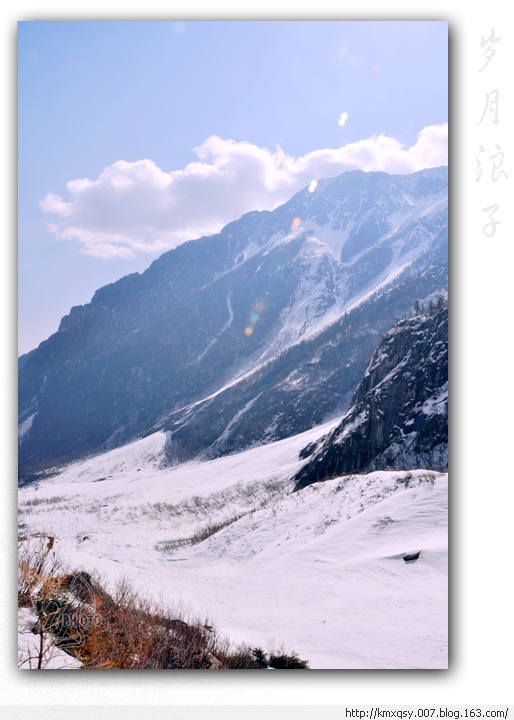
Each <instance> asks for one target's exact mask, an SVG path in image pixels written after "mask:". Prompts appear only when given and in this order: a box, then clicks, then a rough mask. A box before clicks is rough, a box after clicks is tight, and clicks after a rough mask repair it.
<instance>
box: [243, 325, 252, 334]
mask: <svg viewBox="0 0 514 720" xmlns="http://www.w3.org/2000/svg"><path fill="white" fill-rule="evenodd" d="M252 333H253V330H252V328H251V327H246V328H245V335H251V334H252Z"/></svg>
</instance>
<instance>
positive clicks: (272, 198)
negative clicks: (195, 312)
mask: <svg viewBox="0 0 514 720" xmlns="http://www.w3.org/2000/svg"><path fill="white" fill-rule="evenodd" d="M447 143H448V126H447V125H446V124H445V125H431V126H428V127H426V128H424V129H423V130H422V131H421V132H420V133H419V134H418V137H417V141H416V143H415V144H414V145H413V146H412V147H410V148H404V147H403V146H402V144H401V143H400V142H398V140H396V139H395V138H392V137H388V136H386V135H378V136H373V137H370V138H367V139H366V140H360V141H358V142H355V143H349V144H347V145H344V146H342V147H340V148H327V149H322V150H315V151H313V152H310V153H307V154H306V155H303V156H301V157H296V158H295V157H292V156H290V155H287V154H286V153H285V152H284V151H283V150H282V149H281V148H280V147H278V146H277V148H275V150H274V151H270V150H268V149H267V148H263V147H258V146H257V145H253V144H252V143H249V142H237V141H235V140H230V139H222V138H220V137H218V136H216V135H212V136H211V137H209V138H207V139H206V140H205V141H204V142H203V143H202V144H201V145H200V146H199V147H197V148H195V149H194V151H195V154H196V157H197V161H195V162H192V163H189V164H188V165H186V166H185V167H184V168H183V169H180V170H173V171H170V172H168V171H164V170H162V169H161V168H159V167H158V166H157V165H156V164H155V163H154V162H153V161H152V160H138V161H136V162H126V161H124V160H118V161H117V162H115V163H113V164H112V165H109V166H108V167H107V168H105V169H104V170H103V171H102V172H101V173H100V175H99V176H98V177H97V178H96V180H90V179H88V178H84V179H78V180H70V181H69V182H68V183H67V185H66V190H67V193H68V196H69V197H68V199H63V198H62V197H60V196H58V195H55V194H48V195H46V197H45V198H44V199H43V200H42V201H41V203H40V206H41V209H42V210H43V211H44V212H45V213H47V214H49V215H51V216H53V219H52V221H49V223H48V229H49V231H50V232H51V233H52V234H53V235H55V236H56V237H57V238H58V239H60V240H71V241H74V242H76V243H78V244H79V246H80V248H81V250H82V251H83V252H85V253H87V254H89V255H95V256H97V257H102V258H109V257H132V256H134V255H135V254H136V253H139V252H163V251H164V250H168V249H170V248H173V247H176V246H177V245H180V244H181V243H183V242H185V241H186V240H191V239H194V238H197V237H200V236H202V235H208V234H212V233H215V232H218V231H219V230H220V229H221V228H222V227H223V226H224V225H226V224H227V223H228V222H230V221H231V220H234V219H236V218H238V217H240V216H241V215H242V214H244V213H245V212H249V211H251V210H272V209H274V208H275V207H277V206H278V205H280V204H281V203H283V202H285V201H286V200H288V199H289V198H290V197H291V196H292V195H293V194H294V193H295V192H297V191H298V190H300V189H301V188H302V187H305V186H307V185H309V184H310V185H311V187H312V183H313V180H316V179H321V178H328V177H334V176H336V175H339V174H341V173H343V172H345V171H347V170H364V171H374V170H382V171H385V172H389V173H393V174H395V173H399V174H402V173H411V172H415V171H417V170H421V169H423V168H426V167H438V166H440V165H446V164H447V153H448V150H447Z"/></svg>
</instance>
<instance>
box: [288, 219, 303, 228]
mask: <svg viewBox="0 0 514 720" xmlns="http://www.w3.org/2000/svg"><path fill="white" fill-rule="evenodd" d="M301 224H302V221H301V220H300V218H299V217H296V218H293V222H292V223H291V230H298V228H299V227H300V225H301Z"/></svg>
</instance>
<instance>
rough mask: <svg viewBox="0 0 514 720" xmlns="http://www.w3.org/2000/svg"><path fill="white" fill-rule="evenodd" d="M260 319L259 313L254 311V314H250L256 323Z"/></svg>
mask: <svg viewBox="0 0 514 720" xmlns="http://www.w3.org/2000/svg"><path fill="white" fill-rule="evenodd" d="M258 319H259V313H252V314H251V315H250V320H251V321H252V322H254V323H255V322H257V320H258Z"/></svg>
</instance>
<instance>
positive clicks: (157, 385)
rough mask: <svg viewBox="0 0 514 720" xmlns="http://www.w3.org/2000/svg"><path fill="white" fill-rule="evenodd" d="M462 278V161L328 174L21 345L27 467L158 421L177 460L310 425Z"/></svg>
mask: <svg viewBox="0 0 514 720" xmlns="http://www.w3.org/2000/svg"><path fill="white" fill-rule="evenodd" d="M446 287H447V168H436V169H431V170H424V171H421V172H419V173H415V174H413V175H401V176H390V175H387V174H385V173H363V172H349V173H345V174H344V175H342V176H340V177H337V178H333V179H331V180H325V181H320V182H319V184H318V187H317V188H316V191H315V192H314V193H310V192H309V191H308V190H307V189H305V190H303V191H302V192H300V193H298V194H297V195H295V196H294V197H293V198H292V199H291V200H290V201H289V202H288V203H286V204H285V205H283V206H281V207H280V208H277V210H275V211H273V212H256V213H249V214H248V215H245V216H243V217H242V218H241V219H240V220H237V221H235V222H233V223H230V224H229V225H227V226H226V227H225V228H224V229H223V230H222V231H221V233H219V234H218V235H214V236H212V237H207V238H201V239H199V240H195V241H192V242H189V243H185V244H184V245H181V246H180V247H178V248H176V249H175V250H173V251H170V252H168V253H165V254H164V255H163V256H161V257H160V258H159V259H158V260H157V261H155V262H154V263H153V264H152V265H151V266H150V268H149V269H148V270H147V271H146V272H144V273H143V274H141V275H139V274H137V273H136V274H133V275H129V276H127V277H125V278H123V279H122V280H120V281H119V282H117V283H114V284H112V285H109V286H107V287H104V288H101V289H100V290H98V291H97V292H96V293H95V296H94V297H93V299H92V301H91V302H90V303H89V304H88V305H84V306H81V307H76V308H72V310H71V312H70V314H69V315H68V316H66V317H65V318H63V320H62V322H61V326H60V328H59V331H58V332H57V333H55V334H54V335H52V336H51V337H50V338H49V339H48V340H46V341H45V342H43V343H41V345H40V346H39V348H37V349H36V350H34V351H32V352H31V353H29V354H28V355H27V356H25V357H24V358H21V359H20V363H19V428H20V446H19V447H20V473H21V475H22V476H24V475H25V476H27V475H30V474H31V473H32V472H34V471H35V470H37V469H40V468H44V467H47V466H50V465H55V464H59V463H62V462H64V461H66V460H69V459H73V458H77V457H81V456H84V455H86V454H91V453H95V452H99V451H102V450H105V449H109V448H112V447H116V446H118V445H121V444H124V443H126V442H129V441H131V440H133V439H135V438H136V437H140V436H142V435H145V434H148V433H150V432H153V431H155V430H157V429H161V430H166V431H169V437H170V441H169V447H168V457H169V460H170V462H181V461H183V460H188V459H191V458H195V457H199V456H204V457H205V456H207V457H214V456H217V455H222V454H226V453H227V452H233V451H236V450H241V449H243V448H244V447H248V446H250V445H254V444H257V443H262V442H267V441H271V440H275V439H279V438H281V437H286V436H288V435H291V434H293V433H296V432H300V431H302V430H305V429H308V428H310V427H312V426H314V425H315V424H317V423H319V422H321V421H323V420H324V419H325V418H326V417H327V416H328V415H330V414H333V413H336V412H337V413H341V412H343V411H344V410H345V409H346V408H347V406H348V403H349V400H350V398H351V394H352V392H353V390H354V389H355V387H356V384H357V382H358V381H359V378H360V377H362V373H363V372H364V369H365V367H366V363H367V362H368V360H369V357H370V356H371V353H372V352H373V350H374V349H375V347H376V343H377V341H378V338H379V337H380V335H382V334H383V333H384V332H386V331H387V330H388V329H389V328H390V327H391V326H392V325H393V323H394V319H395V317H397V316H398V315H401V314H403V313H405V312H406V311H407V310H408V309H409V308H410V307H412V304H413V303H414V301H415V299H416V298H425V297H427V296H428V295H430V294H432V293H434V292H436V291H438V290H444V289H446Z"/></svg>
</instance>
